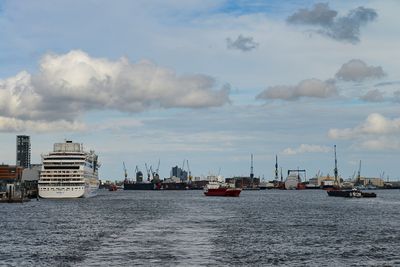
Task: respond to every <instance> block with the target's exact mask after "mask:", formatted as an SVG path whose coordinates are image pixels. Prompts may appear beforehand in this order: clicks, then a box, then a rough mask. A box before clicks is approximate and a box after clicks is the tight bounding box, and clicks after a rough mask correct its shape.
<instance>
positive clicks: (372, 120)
mask: <svg viewBox="0 0 400 267" xmlns="http://www.w3.org/2000/svg"><path fill="white" fill-rule="evenodd" d="M399 133H400V118H396V119H388V118H386V117H384V116H382V115H381V114H379V113H372V114H370V115H369V116H368V117H367V119H366V120H365V121H364V122H362V123H361V124H359V125H357V126H355V127H354V128H345V129H330V130H329V132H328V135H329V137H330V138H333V139H354V138H362V137H365V136H382V135H393V134H399Z"/></svg>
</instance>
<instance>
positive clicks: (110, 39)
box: [0, 0, 400, 180]
mask: <svg viewBox="0 0 400 267" xmlns="http://www.w3.org/2000/svg"><path fill="white" fill-rule="evenodd" d="M398 10H400V2H399V1H389V0H388V1H379V0H377V1H331V2H323V3H321V2H318V1H294V0H293V1H257V0H256V1H240V0H239V1H229V0H220V1H218V0H171V1H161V0H154V1H149V0H143V1H141V0H138V1H123V0H121V1H117V2H110V1H97V0H96V1H92V0H88V1H50V0H48V1H47V0H39V1H7V0H3V1H0V40H1V42H0V146H1V150H0V162H4V163H8V164H15V136H16V135H18V134H27V135H30V136H31V143H32V162H33V163H38V162H40V160H41V158H40V155H41V154H42V153H46V152H48V151H50V150H51V149H52V145H53V143H55V142H59V141H63V140H64V139H72V140H74V141H76V142H80V143H83V144H84V145H85V147H86V148H88V149H94V150H96V151H97V152H98V154H99V156H100V159H101V161H102V168H101V174H100V176H101V178H102V179H111V180H115V179H122V176H123V170H122V162H125V164H126V165H127V169H128V174H129V175H130V176H132V175H133V171H134V169H135V166H136V165H139V168H141V169H142V170H143V169H144V164H145V163H147V164H148V165H153V166H155V165H157V162H158V160H159V159H160V161H161V165H160V174H161V176H163V177H165V176H169V171H170V168H171V166H174V165H178V166H181V165H182V162H183V160H184V159H188V160H189V163H190V168H191V171H192V173H193V174H194V175H196V176H201V175H208V174H210V173H211V174H217V173H218V172H219V170H220V173H221V174H222V175H224V176H226V177H227V176H232V175H248V173H249V171H250V154H251V153H253V154H254V170H255V175H256V176H260V177H265V178H266V179H270V178H271V177H273V173H274V170H273V168H274V160H275V154H277V155H278V157H279V163H280V165H281V166H282V167H283V169H284V170H286V169H293V168H297V167H299V168H305V169H306V170H307V171H308V174H307V176H308V177H312V176H313V175H314V174H315V173H317V172H318V171H321V172H322V173H324V174H328V173H329V174H331V175H333V162H334V161H333V149H332V148H333V145H334V144H336V145H337V149H338V151H337V154H338V163H339V172H340V174H341V175H342V177H344V178H348V177H351V176H352V175H353V173H354V171H356V170H357V169H358V162H359V161H360V160H361V161H362V169H361V173H362V175H365V176H375V177H378V176H380V175H382V172H385V178H386V176H390V178H392V179H398V178H400V175H398V171H397V170H396V167H397V162H398V159H399V155H400V114H399V113H400V112H399V111H400V65H399V62H400V52H399V47H400V28H399V27H398V25H399V24H400V19H399V16H398V14H397V13H398Z"/></svg>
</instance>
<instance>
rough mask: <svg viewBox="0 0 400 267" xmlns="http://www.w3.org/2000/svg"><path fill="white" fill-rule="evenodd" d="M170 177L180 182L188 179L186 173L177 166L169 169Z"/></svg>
mask: <svg viewBox="0 0 400 267" xmlns="http://www.w3.org/2000/svg"><path fill="white" fill-rule="evenodd" d="M171 177H178V178H179V179H180V180H181V181H182V182H185V181H187V179H188V173H187V171H184V170H182V169H181V168H179V167H178V166H175V167H172V169H171Z"/></svg>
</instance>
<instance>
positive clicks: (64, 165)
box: [38, 141, 100, 198]
mask: <svg viewBox="0 0 400 267" xmlns="http://www.w3.org/2000/svg"><path fill="white" fill-rule="evenodd" d="M99 166H100V164H99V163H98V160H97V155H96V154H95V153H94V151H90V152H85V151H84V150H83V145H81V144H79V143H73V142H72V141H65V143H55V144H54V149H53V152H50V153H49V154H47V155H42V170H41V173H40V179H39V182H38V188H39V196H40V197H42V198H79V197H92V196H95V195H96V194H97V190H98V189H99V179H98V168H99Z"/></svg>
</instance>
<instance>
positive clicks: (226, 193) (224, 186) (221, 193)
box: [204, 181, 242, 197]
mask: <svg viewBox="0 0 400 267" xmlns="http://www.w3.org/2000/svg"><path fill="white" fill-rule="evenodd" d="M240 192H242V189H240V188H236V187H235V184H233V183H232V184H231V183H229V184H228V183H223V182H218V181H211V182H209V183H208V184H207V185H206V186H205V187H204V195H206V196H214V197H238V196H239V195H240Z"/></svg>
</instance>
